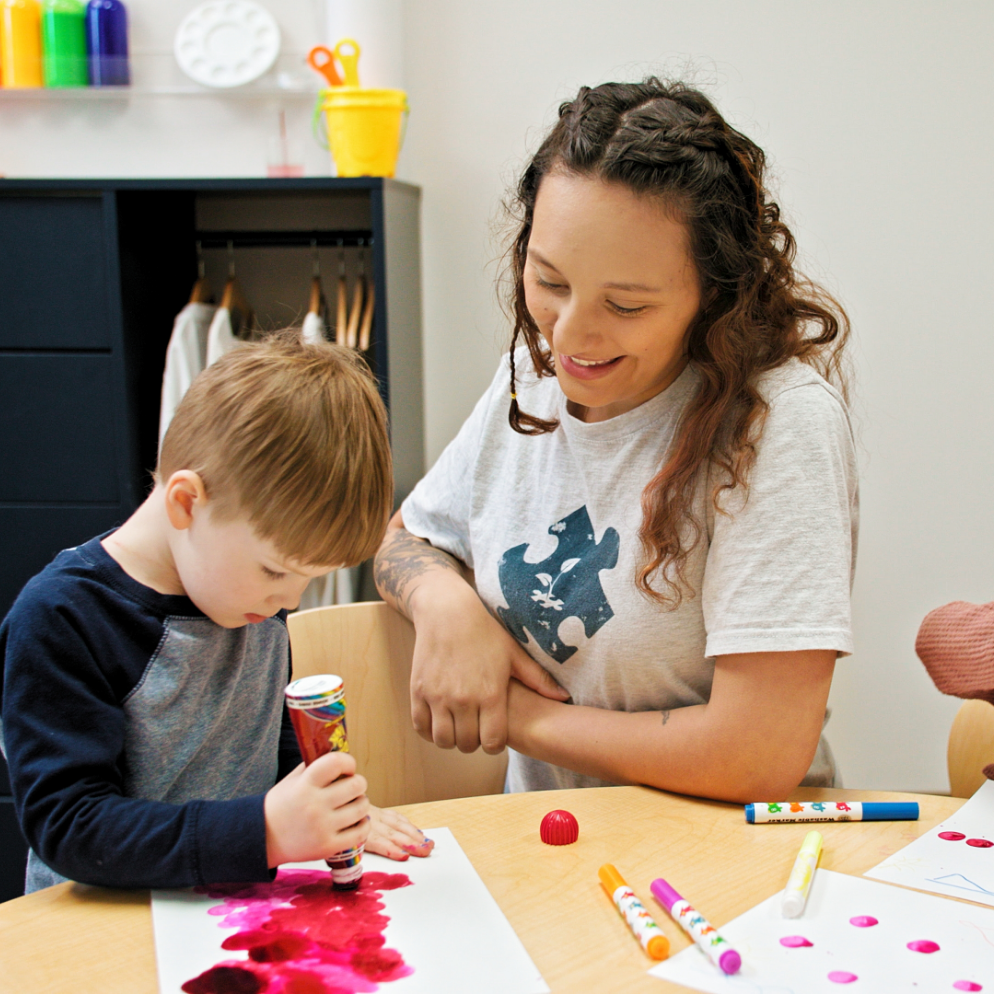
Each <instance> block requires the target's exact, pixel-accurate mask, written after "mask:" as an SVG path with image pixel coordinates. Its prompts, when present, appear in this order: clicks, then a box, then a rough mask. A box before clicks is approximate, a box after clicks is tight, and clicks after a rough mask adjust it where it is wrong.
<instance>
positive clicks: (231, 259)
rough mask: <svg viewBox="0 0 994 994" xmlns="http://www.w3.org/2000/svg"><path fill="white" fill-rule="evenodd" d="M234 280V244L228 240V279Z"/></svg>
mask: <svg viewBox="0 0 994 994" xmlns="http://www.w3.org/2000/svg"><path fill="white" fill-rule="evenodd" d="M234 278H235V243H234V242H233V241H232V240H231V239H230V238H229V239H228V279H230V280H233V279H234Z"/></svg>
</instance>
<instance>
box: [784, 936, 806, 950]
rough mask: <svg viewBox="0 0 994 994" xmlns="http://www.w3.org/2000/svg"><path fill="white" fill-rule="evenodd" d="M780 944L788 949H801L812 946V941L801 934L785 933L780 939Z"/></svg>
mask: <svg viewBox="0 0 994 994" xmlns="http://www.w3.org/2000/svg"><path fill="white" fill-rule="evenodd" d="M780 945H781V946H786V947H787V948H788V949H803V948H804V947H805V946H813V945H814V943H813V942H810V941H808V940H807V939H805V938H804V936H803V935H785V936H784V937H783V938H782V939H781V940H780Z"/></svg>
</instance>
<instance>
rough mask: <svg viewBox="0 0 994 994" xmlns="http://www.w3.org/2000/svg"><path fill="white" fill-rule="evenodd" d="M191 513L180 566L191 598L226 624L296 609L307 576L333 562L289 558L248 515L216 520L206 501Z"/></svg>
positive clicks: (177, 557)
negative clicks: (308, 563) (264, 536)
mask: <svg viewBox="0 0 994 994" xmlns="http://www.w3.org/2000/svg"><path fill="white" fill-rule="evenodd" d="M192 517H193V520H192V521H191V522H190V525H189V527H188V528H186V529H184V530H183V532H182V533H181V534H180V535H178V536H177V538H178V539H179V540H178V541H176V542H175V543H174V544H173V558H174V562H175V564H176V570H177V572H178V574H179V579H180V582H181V583H182V585H183V589H184V590H185V591H186V595H187V596H188V597H189V598H190V600H192V601H193V603H194V604H196V605H197V607H198V608H200V610H201V611H203V612H204V614H206V615H207V617H208V618H210V619H211V621H214V622H216V623H217V624H219V625H221V626H222V627H223V628H240V627H241V626H242V625H247V624H253V623H257V622H260V621H264V620H265V619H266V618H270V617H272V616H273V615H274V614H276V613H277V612H278V611H281V610H283V609H284V608H286V609H287V610H292V609H293V608H295V607H296V606H297V605H298V604H299V603H300V596H301V594H302V593H303V592H304V587H306V586H307V584H308V582H309V581H310V580H311V579H312V578H313V577H316V576H323V575H324V574H325V573H327V572H329V571H330V570H331V569H333V568H334V567H332V566H303V565H301V564H300V563H297V562H295V561H290V560H287V559H286V558H285V557H284V556H283V555H282V554H281V553H280V552H279V551H278V550H277V549H276V546H275V545H274V544H273V543H272V542H270V541H268V540H266V539H262V538H260V537H259V536H258V535H257V534H256V533H255V530H254V529H253V528H252V526H251V525H250V524H249V522H248V520H247V519H246V518H244V517H236V518H233V519H231V520H223V519H222V520H220V521H216V520H214V516H213V515H212V514H211V512H210V509H209V508H207V507H203V506H202V507H199V508H198V509H197V511H196V512H195V513H194V515H193V516H192Z"/></svg>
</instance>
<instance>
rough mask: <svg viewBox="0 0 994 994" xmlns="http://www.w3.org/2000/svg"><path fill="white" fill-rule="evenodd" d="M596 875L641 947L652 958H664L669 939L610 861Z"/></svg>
mask: <svg viewBox="0 0 994 994" xmlns="http://www.w3.org/2000/svg"><path fill="white" fill-rule="evenodd" d="M597 876H599V877H600V878H601V886H602V887H603V888H604V890H606V891H607V893H608V895H609V896H610V898H611V900H612V901H614V906H615V907H616V908H617V909H618V911H619V913H620V914H621V917H622V918H624V919H625V921H626V922H628V927H629V928H630V929H631V930H632V933H633V934H634V935H635V938H636V939H638V940H639V943H640V944H641V946H642V948H643V949H644V950H645V951H646V952H647V953H648V954H649V955H650V956H651V957H652V958H653V959H666V957H667V956H669V954H670V940H669V939H667V938H666V936H665V935H663V933H662V932H661V931H660V929H659V926H658V925H657V924H656V923H655V922H654V921H653V920H652V918H650V917H649V912H648V911H646V910H645V908H644V907H643V905H642V902H641V901H640V900H639V899H638V898H637V897H636V896H635V893H634V891H633V890H632V889H631V887H629V886H628V884H626V883H625V881H624V880H623V879H622V878H621V874H620V873H619V872H618V871H617V870H616V869H615V868H614V867H613V866H612V865H611V864H610V863H605V864H604V865H603V866H602V867H601V868H600V869H599V870H598V871H597Z"/></svg>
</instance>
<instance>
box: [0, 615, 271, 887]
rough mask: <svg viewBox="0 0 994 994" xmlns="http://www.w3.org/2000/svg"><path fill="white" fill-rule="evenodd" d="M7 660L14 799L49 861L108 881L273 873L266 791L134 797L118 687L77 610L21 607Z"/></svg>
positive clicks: (5, 633) (76, 875)
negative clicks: (127, 781) (175, 799)
mask: <svg viewBox="0 0 994 994" xmlns="http://www.w3.org/2000/svg"><path fill="white" fill-rule="evenodd" d="M0 660H2V664H3V700H2V707H3V726H2V728H3V738H4V746H5V751H6V753H7V760H8V764H9V767H10V779H11V786H12V790H13V796H14V806H15V810H16V813H17V817H18V820H19V822H20V824H21V829H22V831H23V832H24V835H25V837H26V839H27V841H28V843H29V844H30V845H31V847H32V849H34V851H35V852H36V853H37V854H38V856H39V857H40V858H41V859H42V861H43V862H44V863H45V864H47V865H48V866H49V867H51V868H52V869H53V870H55V871H56V872H57V873H59V874H61V875H62V876H64V877H68V878H69V879H71V880H77V881H80V882H81V883H87V884H98V885H102V886H108V887H142V888H145V887H189V886H192V885H205V884H208V883H222V882H235V881H265V880H269V879H270V871H269V867H268V861H267V856H266V828H265V816H264V811H263V797H264V795H262V794H259V795H254V796H250V797H242V798H237V799H234V800H227V801H209V800H195V801H189V802H187V803H185V804H169V803H165V802H159V801H147V800H141V799H138V798H133V797H126V796H124V742H125V715H124V711H123V708H122V707H121V704H120V703H119V701H120V693H119V688H117V687H115V686H114V685H113V679H112V677H109V676H108V675H107V673H106V672H105V671H104V668H102V667H101V666H100V664H99V661H98V660H97V659H96V658H95V656H94V652H93V650H92V648H91V645H90V643H89V641H88V639H87V636H86V634H85V632H84V631H82V630H81V629H80V627H79V626H78V625H76V624H75V623H74V618H73V617H72V612H71V611H68V610H66V609H64V608H63V607H62V606H60V605H57V604H46V603H44V602H41V603H39V602H37V601H35V602H33V603H29V604H24V603H23V602H22V603H19V604H15V607H14V608H13V609H12V611H11V614H10V615H9V616H8V619H7V621H6V622H5V624H4V625H3V628H2V629H0ZM109 668H110V667H108V669H109Z"/></svg>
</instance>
